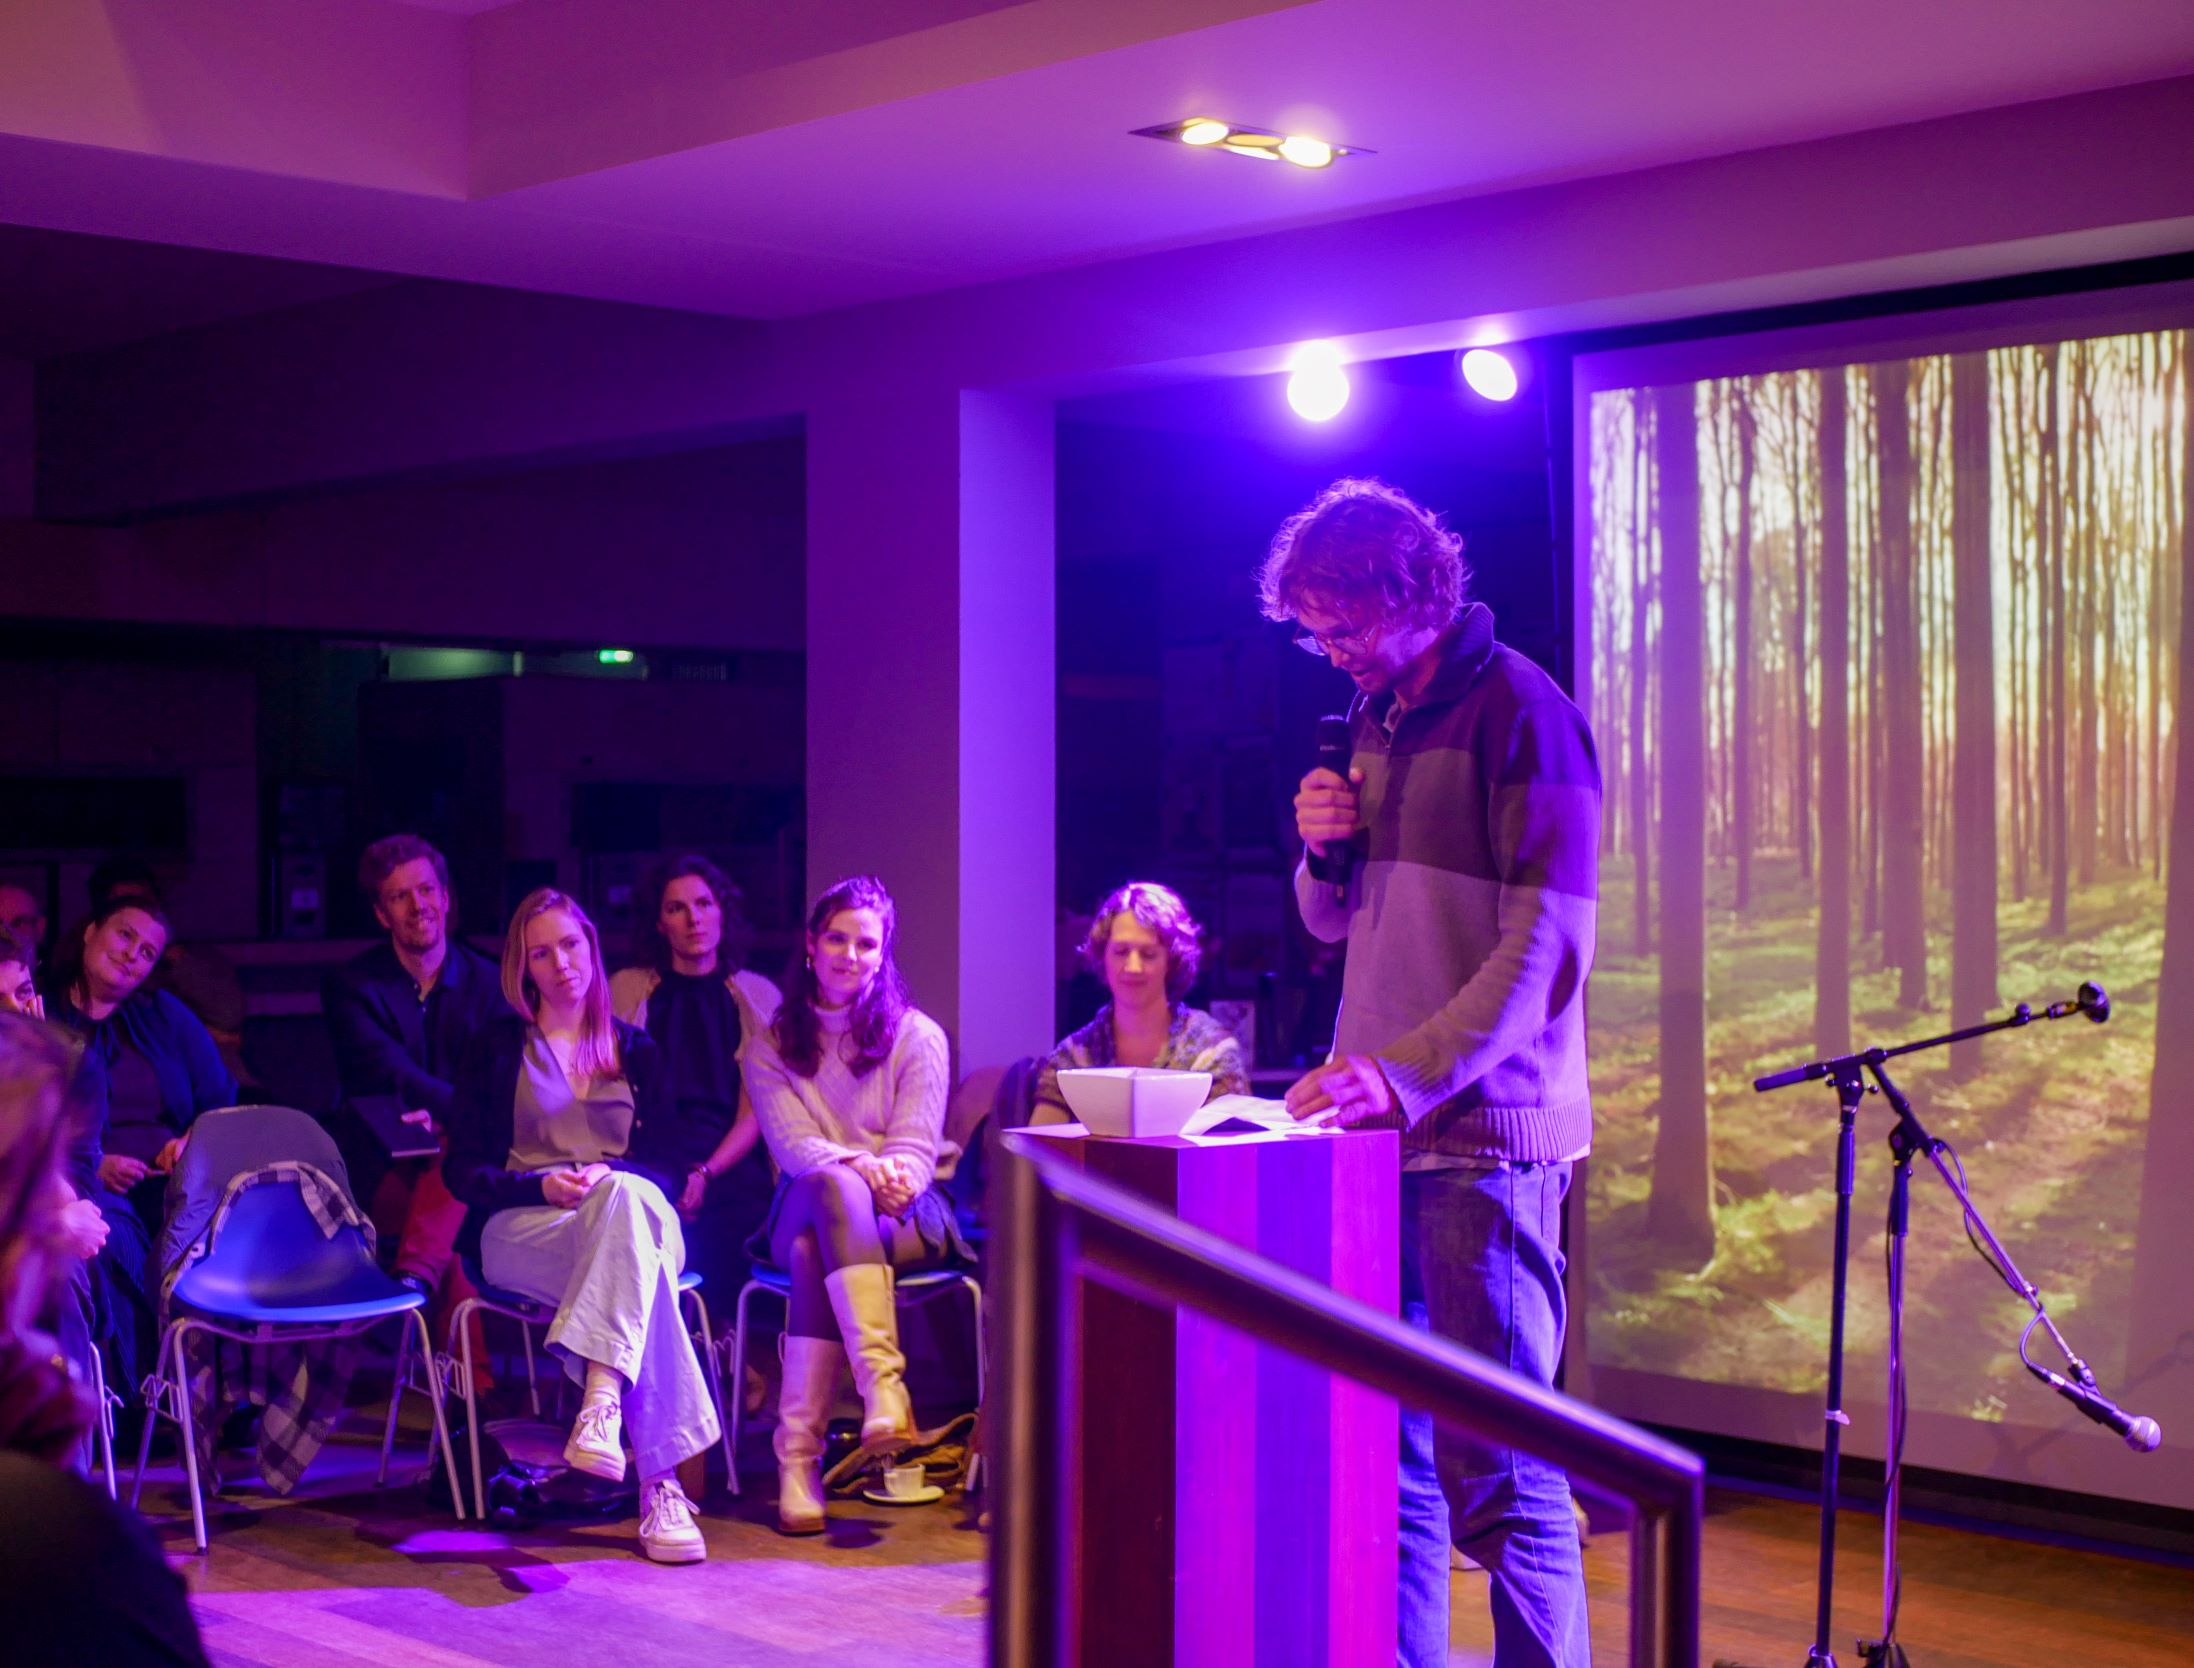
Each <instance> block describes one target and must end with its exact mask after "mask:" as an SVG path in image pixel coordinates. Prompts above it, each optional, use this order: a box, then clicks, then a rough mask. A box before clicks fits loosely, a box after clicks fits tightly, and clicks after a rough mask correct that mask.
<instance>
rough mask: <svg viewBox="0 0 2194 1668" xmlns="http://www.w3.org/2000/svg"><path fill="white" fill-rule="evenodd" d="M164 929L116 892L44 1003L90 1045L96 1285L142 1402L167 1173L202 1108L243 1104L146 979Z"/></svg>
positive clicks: (197, 1033)
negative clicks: (99, 1233) (100, 1226)
mask: <svg viewBox="0 0 2194 1668" xmlns="http://www.w3.org/2000/svg"><path fill="white" fill-rule="evenodd" d="M167 943H168V921H167V917H166V916H165V915H164V914H162V913H161V910H160V906H159V905H158V904H156V903H154V902H153V901H152V900H151V899H149V898H144V897H139V896H135V895H132V894H128V893H121V894H117V895H116V896H114V897H110V898H109V899H107V901H106V902H104V903H102V904H101V905H99V907H98V908H97V909H95V910H94V911H93V912H92V917H91V919H90V920H89V921H87V922H86V923H85V924H84V926H83V929H82V931H80V932H78V933H75V934H73V935H71V936H70V937H68V938H67V939H65V940H64V943H63V950H62V954H61V955H60V956H58V957H57V958H56V959H55V965H54V969H53V972H54V985H53V988H52V990H51V991H49V993H48V995H49V997H50V998H51V1000H50V1001H49V1004H48V1009H49V1011H50V1012H51V1013H52V1014H53V1017H54V1018H55V1019H57V1020H59V1021H60V1022H61V1023H62V1024H63V1025H65V1026H67V1027H68V1028H69V1029H70V1030H72V1031H74V1032H76V1033H77V1034H78V1035H79V1036H81V1037H82V1038H83V1040H84V1056H83V1066H82V1077H81V1079H80V1081H79V1084H78V1092H79V1094H80V1095H81V1097H82V1102H83V1109H84V1110H83V1117H84V1120H85V1123H84V1132H85V1145H86V1147H87V1148H88V1150H87V1151H86V1152H85V1153H84V1155H83V1163H84V1165H85V1166H86V1167H87V1168H88V1171H89V1173H90V1174H91V1175H93V1176H96V1177H97V1180H98V1185H97V1186H96V1187H94V1188H92V1190H91V1196H92V1198H93V1200H94V1201H95V1202H96V1203H97V1204H98V1206H99V1209H100V1213H101V1214H102V1215H104V1216H105V1217H106V1219H107V1229H108V1232H107V1240H106V1244H105V1245H103V1246H102V1247H101V1248H100V1250H99V1257H98V1262H97V1264H96V1265H95V1270H94V1273H95V1279H96V1283H97V1285H98V1287H99V1291H100V1295H101V1297H102V1298H103V1300H104V1312H105V1315H106V1327H107V1337H106V1339H105V1342H106V1344H107V1347H108V1350H109V1352H110V1361H111V1364H112V1366H113V1368H114V1371H113V1372H112V1373H110V1374H109V1375H108V1382H109V1383H111V1384H113V1385H114V1386H115V1387H116V1388H117V1389H118V1390H120V1391H121V1392H122V1393H123V1394H124V1395H134V1394H135V1393H136V1387H137V1384H138V1381H139V1379H140V1378H141V1376H142V1367H143V1364H144V1363H145V1362H147V1361H149V1360H150V1359H151V1355H152V1346H153V1328H154V1323H155V1321H156V1319H157V1316H158V1310H159V1293H158V1290H157V1288H156V1272H157V1271H155V1270H154V1269H153V1268H152V1266H151V1263H152V1244H153V1239H154V1237H155V1236H156V1235H157V1234H158V1232H159V1230H160V1217H161V1213H162V1210H163V1208H164V1206H165V1203H166V1198H167V1186H168V1175H169V1173H170V1172H171V1171H173V1170H174V1168H175V1163H176V1160H177V1159H179V1158H180V1157H181V1156H182V1153H183V1144H184V1143H185V1142H186V1141H188V1140H189V1139H190V1126H191V1123H192V1121H193V1120H194V1119H195V1118H196V1117H197V1116H198V1114H199V1113H201V1112H210V1111H212V1110H213V1109H214V1108H215V1107H219V1106H232V1105H234V1104H235V1102H236V1079H235V1078H233V1077H231V1076H230V1075H229V1069H228V1067H227V1066H226V1065H224V1064H223V1063H222V1060H221V1050H220V1048H219V1046H218V1045H217V1044H216V1043H215V1042H214V1040H213V1037H212V1035H211V1033H209V1032H208V1031H207V1030H206V1028H205V1026H203V1025H201V1024H200V1023H199V1022H198V1018H197V1016H196V1015H195V1014H193V1013H192V1012H191V1011H190V1009H188V1008H186V1007H185V1006H184V1005H183V1003H182V1002H181V1000H179V999H178V998H177V997H175V996H172V995H170V994H169V993H168V992H167V991H164V990H154V989H151V988H149V987H148V985H147V983H146V981H147V980H148V979H149V978H150V977H151V975H152V972H153V969H154V968H155V967H157V966H158V965H159V962H160V957H161V954H162V952H164V951H165V950H166V949H167Z"/></svg>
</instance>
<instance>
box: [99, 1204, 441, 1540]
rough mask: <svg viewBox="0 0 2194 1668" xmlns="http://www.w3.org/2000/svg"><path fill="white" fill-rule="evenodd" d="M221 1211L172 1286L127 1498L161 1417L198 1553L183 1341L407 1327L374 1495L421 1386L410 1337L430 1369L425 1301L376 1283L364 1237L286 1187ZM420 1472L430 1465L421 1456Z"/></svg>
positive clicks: (435, 1403) (199, 1528) (202, 1517)
mask: <svg viewBox="0 0 2194 1668" xmlns="http://www.w3.org/2000/svg"><path fill="white" fill-rule="evenodd" d="M227 1210H228V1214H227V1215H226V1216H225V1217H224V1218H222V1220H221V1223H220V1226H219V1228H218V1230H217V1231H216V1232H215V1234H214V1236H213V1242H212V1244H211V1245H210V1246H208V1248H207V1251H206V1254H205V1256H203V1257H202V1258H200V1259H199V1260H198V1262H196V1263H195V1264H193V1265H192V1266H191V1267H190V1268H189V1269H188V1270H186V1271H185V1272H184V1274H183V1275H182V1277H181V1278H180V1279H178V1280H177V1281H176V1282H175V1287H174V1290H173V1292H172V1294H171V1296H170V1302H169V1313H170V1316H171V1318H170V1320H169V1322H168V1326H167V1330H166V1331H165V1332H164V1333H163V1334H162V1335H161V1339H160V1351H159V1356H158V1358H157V1360H156V1363H155V1365H154V1368H153V1374H152V1377H151V1378H150V1379H148V1380H147V1381H146V1385H145V1405H146V1410H147V1414H146V1419H145V1429H144V1436H143V1439H142V1440H141V1441H140V1443H139V1445H138V1450H137V1480H136V1482H135V1483H134V1484H133V1485H132V1487H131V1489H130V1504H131V1505H132V1506H135V1505H136V1504H137V1499H138V1495H139V1494H140V1493H141V1492H142V1491H143V1489H144V1486H145V1464H146V1461H147V1460H148V1459H149V1458H150V1457H151V1453H152V1426H153V1419H154V1417H155V1416H156V1415H160V1414H165V1415H166V1416H167V1417H168V1418H170V1419H173V1420H174V1421H175V1423H176V1424H177V1425H178V1426H179V1427H180V1428H181V1430H182V1440H183V1466H184V1470H185V1472H186V1473H187V1474H188V1478H189V1485H190V1513H191V1528H192V1531H193V1533H194V1534H195V1536H196V1538H197V1544H198V1550H199V1551H200V1552H203V1551H205V1550H206V1512H205V1501H204V1498H203V1493H202V1490H201V1487H200V1481H199V1476H198V1444H197V1440H196V1431H195V1430H194V1428H193V1425H192V1417H191V1407H190V1383H189V1369H188V1366H187V1363H186V1361H185V1357H184V1353H183V1352H184V1345H185V1342H186V1341H187V1340H188V1338H189V1336H190V1334H191V1333H193V1332H207V1333H211V1334H213V1335H214V1336H215V1337H220V1338H231V1339H234V1340H236V1341H237V1342H238V1343H242V1344H258V1345H267V1344H290V1343H304V1342H308V1341H310V1340H313V1339H317V1338H347V1337H352V1336H355V1335H357V1334H359V1333H362V1332H364V1331H366V1330H368V1329H369V1328H371V1327H373V1326H375V1325H378V1324H379V1323H380V1322H382V1321H385V1320H394V1319H399V1318H403V1319H408V1321H409V1323H410V1324H409V1325H407V1326H405V1327H404V1328H403V1330H402V1335H401V1341H400V1342H399V1343H398V1345H397V1351H396V1372H395V1378H394V1380H393V1382H392V1384H391V1386H390V1389H389V1413H388V1424H387V1427H386V1428H385V1429H384V1431H383V1432H382V1435H381V1470H380V1474H379V1477H378V1479H377V1480H378V1482H379V1483H381V1484H383V1485H385V1484H386V1483H387V1482H388V1472H389V1454H390V1451H391V1450H392V1449H393V1448H394V1447H395V1443H396V1419H397V1412H398V1409H399V1408H400V1407H401V1405H402V1402H403V1393H404V1391H405V1390H406V1389H418V1388H420V1387H419V1386H416V1385H413V1384H410V1383H409V1382H408V1373H407V1368H408V1366H409V1364H410V1360H411V1351H412V1343H413V1338H414V1336H415V1335H416V1338H417V1341H418V1347H419V1351H420V1359H421V1360H422V1361H424V1362H426V1363H428V1364H429V1365H430V1366H431V1364H432V1362H433V1359H434V1343H433V1340H432V1339H431V1338H430V1337H429V1336H428V1335H427V1323H426V1315H425V1310H426V1305H427V1299H426V1294H425V1293H423V1292H420V1291H416V1290H414V1289H413V1288H412V1287H409V1286H406V1285H402V1284H400V1283H398V1282H397V1281H395V1280H392V1279H391V1278H389V1276H388V1275H386V1274H384V1273H382V1272H381V1270H380V1268H379V1266H378V1265H376V1264H375V1262H374V1260H373V1253H372V1252H371V1251H370V1250H368V1249H367V1246H366V1241H365V1236H364V1235H363V1234H361V1233H359V1232H358V1231H357V1230H356V1229H355V1228H340V1229H338V1230H337V1231H336V1232H335V1233H333V1234H328V1233H325V1232H323V1231H322V1229H321V1227H320V1224H319V1222H318V1221H317V1220H316V1219H315V1218H314V1216H313V1214H312V1210H311V1207H309V1206H308V1205H307V1204H306V1203H305V1197H304V1193H303V1192H302V1190H301V1189H300V1188H299V1187H298V1185H297V1183H296V1181H295V1180H293V1179H290V1178H286V1177H284V1178H274V1179H267V1180H257V1181H251V1182H250V1183H249V1184H248V1185H245V1186H243V1187H241V1188H240V1189H239V1190H238V1191H236V1192H235V1194H234V1196H233V1197H232V1198H231V1199H230V1200H229V1202H228V1206H227ZM171 1373H172V1375H173V1376H172V1377H170V1376H168V1375H169V1374H171ZM422 1393H423V1394H426V1396H427V1401H428V1404H429V1406H430V1407H431V1408H432V1410H433V1414H434V1438H435V1444H436V1446H437V1447H439V1448H440V1450H441V1454H442V1464H443V1466H444V1467H445V1468H446V1469H447V1471H448V1473H449V1482H450V1489H451V1491H452V1492H453V1493H454V1492H455V1490H456V1487H457V1458H456V1453H455V1450H454V1449H452V1447H451V1446H450V1439H449V1426H448V1425H447V1423H446V1422H445V1421H444V1419H443V1416H442V1398H441V1397H440V1396H438V1395H435V1394H432V1393H429V1392H425V1391H422ZM163 1402H165V1403H167V1404H168V1405H166V1406H163V1405H162V1404H163ZM427 1463H428V1464H429V1465H430V1466H431V1465H432V1464H433V1463H434V1456H433V1451H432V1450H431V1449H430V1450H429V1452H428V1456H427Z"/></svg>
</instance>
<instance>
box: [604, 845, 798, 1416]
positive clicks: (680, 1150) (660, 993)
mask: <svg viewBox="0 0 2194 1668" xmlns="http://www.w3.org/2000/svg"><path fill="white" fill-rule="evenodd" d="M645 895H646V896H647V897H649V898H651V899H653V900H654V904H655V931H654V947H655V958H654V965H653V966H649V967H628V968H625V969H624V970H623V971H621V972H619V973H618V974H617V976H616V977H615V978H613V979H611V980H610V982H609V995H610V1007H611V1010H612V1011H613V1012H615V1014H616V1015H617V1017H618V1018H619V1019H621V1020H623V1021H625V1023H626V1024H628V1025H633V1026H637V1027H638V1028H639V1029H641V1030H643V1031H645V1032H647V1034H648V1035H649V1036H651V1037H653V1038H654V1039H655V1043H656V1046H657V1047H658V1048H660V1049H661V1050H662V1054H663V1064H664V1068H665V1071H666V1073H667V1075H668V1077H669V1080H670V1099H671V1102H672V1104H673V1107H674V1109H675V1113H676V1116H675V1118H674V1120H673V1125H672V1128H673V1134H672V1135H671V1136H669V1137H668V1138H667V1139H666V1143H665V1150H666V1152H667V1153H668V1154H669V1156H670V1158H671V1161H672V1164H673V1173H674V1175H675V1176H676V1178H677V1180H678V1183H679V1186H678V1191H677V1192H675V1193H673V1194H672V1195H671V1199H672V1202H673V1203H674V1204H676V1205H677V1207H678V1214H679V1215H680V1216H681V1217H683V1218H684V1219H685V1222H686V1254H687V1256H688V1258H689V1259H690V1261H689V1265H688V1266H690V1267H692V1268H696V1269H698V1270H699V1271H700V1273H701V1277H702V1279H703V1280H704V1281H705V1282H706V1283H707V1285H708V1287H709V1289H710V1290H712V1291H715V1292H717V1293H720V1294H721V1295H722V1296H723V1298H724V1299H725V1300H726V1302H728V1301H729V1299H730V1297H731V1295H732V1294H733V1293H735V1292H737V1291H738V1290H739V1288H740V1287H741V1286H744V1285H745V1284H746V1282H747V1272H748V1269H749V1268H750V1266H751V1260H750V1259H749V1257H748V1255H747V1249H746V1246H747V1240H748V1239H749V1238H750V1237H751V1236H752V1235H753V1233H754V1230H755V1228H756V1227H757V1226H759V1225H760V1223H761V1220H762V1217H763V1215H764V1214H765V1213H766V1212H767V1211H768V1209H769V1198H770V1173H769V1159H768V1157H767V1156H766V1155H765V1154H764V1153H763V1151H762V1148H761V1140H760V1131H759V1128H758V1126H757V1125H756V1123H755V1119H754V1108H753V1106H752V1105H751V1104H750V1103H749V1102H748V1100H747V1097H746V1094H745V1091H744V1088H743V1085H742V1082H741V1078H740V1067H741V1065H742V1064H743V1062H744V1061H745V1059H746V1055H747V1050H748V1048H749V1046H750V1045H751V1043H752V1042H753V1040H754V1039H755V1038H756V1037H759V1036H760V1035H762V1033H763V1032H764V1031H765V1030H767V1029H768V1027H769V1023H770V1021H771V1020H773V1019H775V1018H776V1017H777V1008H778V1003H779V1000H780V998H779V996H778V992H777V987H776V986H775V985H773V984H771V983H770V982H769V981H768V980H767V979H765V978H763V977H762V975H761V974H759V973H750V972H748V971H747V970H746V969H745V968H743V967H741V966H739V957H738V953H737V950H736V948H735V946H736V945H737V944H739V943H740V942H741V941H742V940H743V939H744V938H745V936H746V923H745V922H744V921H743V920H742V919H741V918H740V914H739V889H738V888H737V887H736V886H734V885H732V884H731V882H730V881H728V880H726V879H725V878H724V873H723V871H722V870H721V869H719V868H717V866H716V865H715V864H713V863H711V862H710V861H709V860H708V859H707V858H705V857H693V856H686V857H674V858H672V859H671V860H670V861H669V862H668V863H666V864H664V865H663V867H662V869H661V870H660V871H659V872H658V873H657V874H656V876H655V877H654V880H653V884H652V885H651V886H650V887H649V889H648V891H647V893H646V894H645ZM742 1393H743V1392H742Z"/></svg>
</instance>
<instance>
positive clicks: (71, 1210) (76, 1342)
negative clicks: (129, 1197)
mask: <svg viewBox="0 0 2194 1668" xmlns="http://www.w3.org/2000/svg"><path fill="white" fill-rule="evenodd" d="M31 965H32V963H31V951H30V950H29V949H28V948H27V947H26V946H24V945H23V944H22V943H21V942H20V941H19V940H17V939H16V938H15V937H13V936H12V935H11V934H9V933H8V932H6V931H4V930H0V1013H7V1014H21V1015H22V1016H23V1017H24V1018H25V1019H44V1018H45V1017H46V1009H45V1004H44V1002H43V1001H42V1000H41V999H40V997H39V995H38V987H37V986H36V985H35V984H34V983H33V982H32V979H31ZM56 1035H57V1036H59V1035H61V1033H56ZM63 1046H64V1047H67V1046H68V1045H67V1044H66V1043H64V1044H63ZM68 1063H69V1072H70V1077H71V1080H72V1081H75V1080H76V1067H77V1064H78V1061H77V1058H76V1055H75V1053H74V1052H73V1051H72V1052H71V1053H70V1054H69V1056H68ZM80 1087H81V1085H80V1083H79V1088H80ZM69 1099H70V1104H69V1105H68V1106H67V1107H66V1108H65V1109H64V1119H63V1122H64V1130H63V1135H64V1140H63V1162H62V1163H61V1164H60V1165H59V1166H58V1167H57V1168H56V1170H55V1172H54V1174H55V1184H54V1185H55V1196H54V1228H55V1237H56V1241H57V1243H59V1244H60V1245H61V1246H62V1247H63V1249H64V1250H65V1252H66V1255H65V1257H64V1258H63V1259H62V1261H61V1264H60V1266H59V1267H58V1269H57V1270H56V1272H55V1276H54V1281H53V1296H52V1307H51V1309H50V1310H49V1312H48V1313H47V1316H46V1319H47V1321H48V1323H49V1324H48V1327H47V1330H49V1331H51V1332H52V1333H53V1335H54V1338H55V1340H56V1341H57V1342H58V1343H59V1344H60V1346H61V1353H62V1355H63V1356H65V1357H66V1358H67V1360H68V1363H69V1365H70V1366H72V1367H74V1368H75V1369H76V1370H77V1372H78V1374H79V1375H81V1376H82V1377H83V1379H84V1380H85V1381H86V1382H87V1383H88V1382H90V1379H91V1370H92V1359H91V1358H92V1351H93V1350H94V1349H95V1348H97V1347H98V1346H97V1339H98V1337H99V1334H100V1331H101V1330H102V1328H101V1326H100V1323H99V1310H98V1300H97V1297H96V1295H95V1293H94V1289H93V1286H92V1277H91V1259H92V1258H93V1257H95V1256H97V1255H98V1253H99V1248H100V1247H101V1246H103V1245H105V1244H106V1242H107V1219H106V1217H105V1216H104V1215H102V1214H101V1213H100V1210H99V1205H98V1202H97V1201H96V1200H95V1199H94V1198H93V1197H92V1194H93V1193H94V1192H95V1191H96V1190H97V1188H98V1186H99V1181H98V1169H99V1142H98V1133H99V1132H98V1130H97V1129H96V1128H93V1127H91V1124H90V1120H89V1118H88V1117H86V1116H85V1115H84V1108H83V1106H82V1105H81V1104H80V1101H81V1095H80V1094H78V1095H72V1096H71V1097H69ZM90 1458H91V1453H90V1448H89V1445H88V1444H87V1446H86V1448H85V1451H84V1455H83V1459H84V1462H85V1464H86V1465H87V1466H88V1465H89V1463H90Z"/></svg>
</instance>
